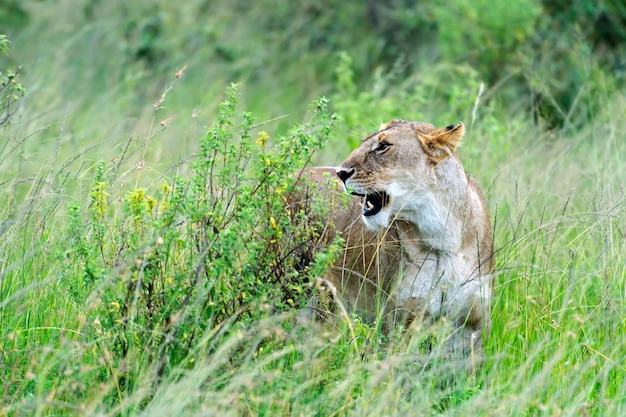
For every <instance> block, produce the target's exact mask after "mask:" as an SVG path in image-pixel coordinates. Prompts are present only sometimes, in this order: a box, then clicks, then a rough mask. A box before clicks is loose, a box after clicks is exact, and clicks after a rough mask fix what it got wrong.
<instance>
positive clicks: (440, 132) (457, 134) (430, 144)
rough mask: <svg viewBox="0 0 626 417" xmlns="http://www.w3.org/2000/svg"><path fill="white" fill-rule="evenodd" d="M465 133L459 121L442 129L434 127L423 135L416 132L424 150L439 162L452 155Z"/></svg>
mask: <svg viewBox="0 0 626 417" xmlns="http://www.w3.org/2000/svg"><path fill="white" fill-rule="evenodd" d="M464 133H465V125H464V124H463V122H459V124H458V125H456V126H455V125H450V126H448V127H444V128H443V129H436V130H434V131H433V132H431V133H429V134H427V135H425V134H423V133H419V132H418V133H417V136H418V138H419V140H420V142H422V145H423V146H424V150H425V151H426V153H428V155H429V156H430V157H431V158H432V159H433V160H434V161H435V162H441V161H443V160H444V159H446V158H447V157H448V156H450V155H452V154H453V153H454V152H455V150H456V148H457V147H458V146H459V145H460V144H461V139H462V138H463V134H464Z"/></svg>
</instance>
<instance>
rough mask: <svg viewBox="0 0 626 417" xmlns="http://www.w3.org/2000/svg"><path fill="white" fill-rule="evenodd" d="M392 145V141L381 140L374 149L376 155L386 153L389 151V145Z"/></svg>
mask: <svg viewBox="0 0 626 417" xmlns="http://www.w3.org/2000/svg"><path fill="white" fill-rule="evenodd" d="M390 146H391V144H390V143H387V142H380V143H379V144H378V146H377V147H376V148H375V149H374V153H375V154H376V155H380V154H382V153H385V152H386V151H387V149H389V147H390Z"/></svg>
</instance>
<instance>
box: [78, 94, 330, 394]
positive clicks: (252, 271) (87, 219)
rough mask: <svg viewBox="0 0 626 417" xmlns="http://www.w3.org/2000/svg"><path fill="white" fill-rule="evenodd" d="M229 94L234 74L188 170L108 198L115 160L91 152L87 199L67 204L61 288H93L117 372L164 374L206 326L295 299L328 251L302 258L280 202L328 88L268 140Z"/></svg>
mask: <svg viewBox="0 0 626 417" xmlns="http://www.w3.org/2000/svg"><path fill="white" fill-rule="evenodd" d="M237 103H238V92H237V87H236V86H232V87H231V88H230V89H229V91H228V94H227V97H226V99H225V101H224V102H223V103H222V104H221V105H220V108H219V112H218V116H217V119H216V121H215V122H214V123H213V124H212V126H211V127H210V128H209V129H208V132H207V134H206V135H205V136H204V137H203V138H202V139H201V140H200V151H199V152H198V154H197V155H196V156H195V158H194V162H193V170H192V173H191V175H190V176H189V177H187V178H183V177H177V178H174V179H173V180H171V181H169V182H168V181H166V180H163V181H162V182H161V183H160V185H158V187H156V188H154V189H144V188H134V189H132V190H131V191H128V192H126V193H125V194H124V195H123V197H121V198H120V199H111V193H113V192H114V191H113V190H111V188H112V185H111V184H112V181H111V179H112V178H113V174H114V169H113V168H107V167H106V166H105V164H104V163H102V162H101V163H99V164H97V165H96V167H95V168H96V169H95V173H96V175H95V178H94V181H93V185H92V188H91V193H90V195H91V201H90V203H89V204H88V207H87V209H84V208H83V207H82V206H81V205H80V204H78V203H76V204H73V205H71V206H70V207H69V212H68V216H69V224H70V228H69V236H70V245H69V247H68V252H67V268H68V274H76V273H77V272H75V271H78V273H79V277H80V279H79V280H78V281H77V282H80V283H81V285H80V286H78V287H73V288H71V291H72V292H73V293H74V294H75V297H77V299H80V298H83V297H88V298H91V299H92V300H91V302H93V312H92V314H93V315H95V316H97V317H98V318H99V320H98V325H97V328H95V330H96V331H98V332H101V333H103V334H104V338H103V339H102V340H101V342H100V343H99V345H98V346H99V349H100V350H101V351H102V352H101V353H102V355H103V356H106V357H110V358H112V359H111V360H112V361H114V362H115V364H109V365H108V366H109V369H118V368H120V367H122V368H123V366H122V365H121V364H128V366H131V365H130V364H132V369H128V372H127V373H125V374H124V375H120V376H119V378H120V379H121V380H122V381H124V384H128V381H126V378H127V376H132V375H133V374H134V372H139V370H141V369H143V368H148V369H152V368H153V369H154V370H155V372H156V373H157V374H158V375H164V374H166V373H167V371H168V370H169V369H171V367H173V366H178V365H179V364H181V362H186V363H192V362H193V360H194V356H195V355H198V354H200V352H198V351H197V349H198V345H201V344H200V343H199V342H198V341H199V340H200V339H202V338H205V337H207V335H208V334H213V335H214V337H218V336H217V335H218V334H229V333H230V332H231V331H232V330H233V329H241V328H245V327H246V326H248V325H250V324H251V323H254V322H256V321H258V320H260V319H262V318H264V317H267V316H268V315H270V314H276V313H277V312H281V311H285V310H293V309H297V308H302V307H303V306H304V304H305V302H306V301H307V299H308V298H309V297H310V295H311V290H310V287H311V286H310V285H309V284H310V282H311V278H312V277H315V276H319V275H320V274H321V273H322V272H323V270H324V269H325V268H326V267H327V266H328V265H329V263H332V262H333V258H334V255H333V253H332V252H330V253H328V252H327V251H325V250H321V251H320V252H319V253H317V252H316V251H314V252H312V254H311V256H312V259H310V260H309V261H310V262H307V263H305V264H303V263H302V262H303V259H302V257H301V254H302V248H303V244H304V245H306V242H307V240H308V239H309V238H310V237H311V236H309V235H308V234H309V233H312V232H311V230H310V229H308V228H303V227H301V225H300V224H298V217H295V218H294V217H293V216H290V215H289V212H288V211H286V209H285V204H286V197H285V196H287V195H289V194H290V193H291V192H292V189H293V186H294V178H295V177H294V173H296V172H297V171H299V170H300V169H302V167H303V166H304V165H306V164H307V163H309V162H310V159H311V157H312V155H313V153H314V152H316V151H318V150H319V149H320V148H321V147H322V146H323V145H324V144H325V143H326V141H327V139H328V135H329V134H330V132H331V129H332V124H333V120H334V116H332V115H330V114H329V113H328V110H327V108H326V100H325V99H319V100H318V101H317V102H316V104H315V115H314V117H313V119H312V121H311V122H310V123H308V124H306V125H302V126H298V127H296V128H294V129H293V130H292V131H291V132H290V134H289V135H288V136H286V137H283V138H280V139H278V140H277V141H276V142H275V143H272V142H273V141H271V140H270V137H269V136H268V134H267V133H265V132H261V133H259V136H258V138H257V139H256V141H254V140H253V137H252V131H253V130H254V129H255V125H254V121H253V117H252V115H251V114H249V113H243V114H241V115H240V116H239V117H238V116H237V114H236V107H237ZM237 119H239V120H240V122H239V123H236V120H237ZM120 200H121V201H120ZM315 210H323V209H321V208H316V209H315ZM302 216H303V217H306V216H308V214H307V213H303V214H302ZM331 249H332V247H331ZM90 337H91V336H90ZM213 343H216V342H215V341H214V342H213ZM205 354H206V352H205ZM189 361H191V362H189ZM133 371H134V372H133ZM111 372H112V371H111Z"/></svg>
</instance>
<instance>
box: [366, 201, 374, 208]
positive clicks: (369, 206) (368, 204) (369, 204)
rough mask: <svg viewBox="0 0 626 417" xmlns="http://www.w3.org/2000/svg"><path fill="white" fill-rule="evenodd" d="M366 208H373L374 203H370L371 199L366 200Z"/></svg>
mask: <svg viewBox="0 0 626 417" xmlns="http://www.w3.org/2000/svg"><path fill="white" fill-rule="evenodd" d="M367 208H368V209H373V208H374V205H373V204H372V202H371V201H368V202H367Z"/></svg>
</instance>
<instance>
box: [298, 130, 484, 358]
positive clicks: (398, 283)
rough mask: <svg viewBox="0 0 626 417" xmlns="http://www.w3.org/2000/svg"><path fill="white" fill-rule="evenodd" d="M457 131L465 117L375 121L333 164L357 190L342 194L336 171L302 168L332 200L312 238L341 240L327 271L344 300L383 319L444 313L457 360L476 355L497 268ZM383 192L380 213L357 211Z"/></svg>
mask: <svg viewBox="0 0 626 417" xmlns="http://www.w3.org/2000/svg"><path fill="white" fill-rule="evenodd" d="M463 133H464V126H463V124H462V123H459V124H458V125H456V126H449V127H447V128H439V129H438V128H435V127H434V126H433V125H431V124H428V123H417V122H405V121H401V120H393V121H391V122H389V123H387V124H386V125H384V126H381V130H380V131H379V132H376V133H374V134H372V135H370V136H368V137H366V138H365V139H364V140H363V142H362V143H361V145H360V146H359V147H358V148H357V149H355V150H354V151H353V152H352V153H351V154H350V156H349V157H348V158H347V159H346V160H345V161H344V162H343V163H342V164H341V166H340V167H339V168H337V169H336V172H337V175H339V176H340V177H342V179H343V180H344V182H345V184H344V185H345V187H346V189H347V190H348V191H350V192H353V193H356V194H358V195H361V197H355V196H353V197H351V198H349V199H348V200H347V201H344V200H345V198H342V197H343V196H341V195H340V194H339V193H340V192H341V190H340V188H339V187H338V184H337V183H338V181H336V179H332V178H330V176H331V175H332V174H334V172H333V171H334V170H333V169H332V168H313V169H311V170H308V171H307V172H306V175H307V176H308V177H309V178H310V179H312V180H313V182H314V183H315V184H317V186H316V187H317V188H318V189H317V190H315V193H316V194H317V195H323V196H324V198H326V199H327V201H328V202H329V204H330V207H331V213H330V214H329V219H328V220H329V221H328V222H325V224H327V227H326V228H325V229H324V230H323V231H322V232H321V233H320V234H319V235H318V238H319V240H318V243H319V244H320V245H323V244H325V243H327V242H329V241H330V240H331V239H333V238H334V237H335V236H336V235H337V234H341V236H342V237H343V238H344V239H345V241H346V247H345V250H344V251H343V252H342V256H341V257H340V259H339V260H338V261H337V262H336V264H335V266H334V268H332V269H331V270H330V271H329V272H328V274H327V276H326V277H325V278H326V280H327V281H329V282H330V283H331V284H332V285H333V286H334V287H336V289H337V292H338V293H339V294H340V295H341V297H342V300H343V302H344V304H345V305H346V307H347V308H348V309H349V310H350V311H353V312H355V313H357V314H359V315H361V316H363V317H364V318H365V319H367V320H374V319H377V318H381V319H384V320H385V321H386V322H387V323H408V322H410V321H411V320H413V319H414V318H415V317H420V318H427V319H428V320H437V319H440V318H446V319H447V320H449V321H450V322H452V323H453V324H454V325H455V327H456V328H457V329H458V330H457V331H455V332H454V334H453V335H452V336H451V337H450V339H449V343H448V346H447V349H448V351H449V353H450V354H451V355H454V356H456V357H458V356H459V355H461V356H463V357H468V356H470V355H472V356H473V355H479V356H480V355H481V354H482V332H483V331H488V330H489V327H490V313H489V302H490V298H491V291H492V286H493V279H492V276H493V275H492V272H493V266H494V258H493V236H492V232H491V224H490V220H489V212H488V209H487V205H486V203H485V200H484V198H483V195H482V193H481V191H480V189H479V188H478V186H477V185H476V183H475V182H474V180H473V179H472V178H470V177H469V175H467V174H466V173H465V171H464V170H463V167H462V165H461V162H460V160H459V159H458V157H457V156H456V153H455V149H456V147H457V146H458V145H459V144H460V141H461V138H462V136H463ZM380 192H385V193H386V194H385V195H386V197H385V199H383V200H382V207H383V208H382V209H381V210H380V212H378V213H377V214H375V215H370V216H365V215H362V214H361V204H366V207H369V206H373V204H371V202H370V203H369V204H367V203H365V198H364V197H363V195H366V194H369V195H373V194H374V193H380ZM301 195H312V193H309V192H308V191H307V192H305V193H303V194H301ZM368 201H369V200H368ZM297 206H300V207H302V206H301V205H297V204H296V205H295V206H294V207H297ZM377 312H382V314H383V315H384V317H376V313H377Z"/></svg>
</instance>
